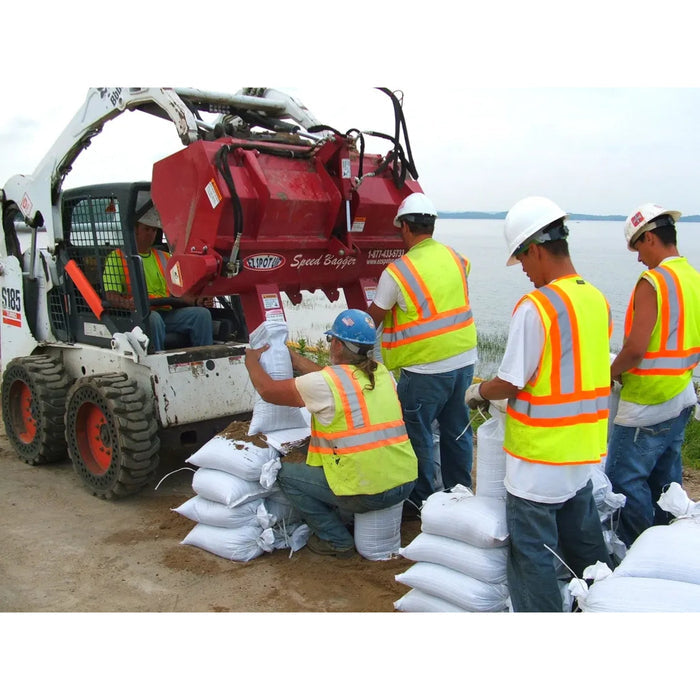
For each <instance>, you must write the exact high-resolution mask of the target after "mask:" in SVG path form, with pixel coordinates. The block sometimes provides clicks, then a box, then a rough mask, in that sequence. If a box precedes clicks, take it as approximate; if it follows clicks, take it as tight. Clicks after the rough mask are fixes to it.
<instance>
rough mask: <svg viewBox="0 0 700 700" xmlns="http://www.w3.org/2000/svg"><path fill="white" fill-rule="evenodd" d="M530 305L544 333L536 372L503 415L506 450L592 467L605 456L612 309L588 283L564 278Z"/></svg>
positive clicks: (529, 458) (543, 289)
mask: <svg viewBox="0 0 700 700" xmlns="http://www.w3.org/2000/svg"><path fill="white" fill-rule="evenodd" d="M525 299H530V300H531V301H532V302H533V303H534V304H535V308H536V309H537V311H538V312H539V315H540V318H541V320H542V324H543V326H544V331H545V341H544V348H543V351H542V356H541V357H540V362H539V365H538V370H537V372H536V373H535V375H534V376H533V377H532V378H531V379H530V381H529V382H528V384H527V385H526V386H525V387H524V388H523V389H522V390H521V391H520V392H519V393H518V394H517V396H516V397H515V398H514V399H509V401H508V408H507V411H506V434H505V440H504V449H505V451H506V452H508V453H509V454H510V455H512V456H513V457H517V458H519V459H522V460H525V461H528V462H539V463H542V464H552V465H571V464H587V463H590V462H598V461H600V459H601V458H602V457H603V456H604V455H605V454H606V452H607V435H608V396H609V394H610V346H609V343H610V334H611V332H612V320H611V316H610V306H609V305H608V302H607V301H606V299H605V297H604V296H603V295H602V294H601V292H599V291H598V290H597V289H596V288H595V287H594V286H593V285H591V284H589V283H587V282H585V281H584V280H583V279H581V278H580V277H579V276H578V275H567V276H566V277H562V278H560V279H558V280H555V281H554V282H551V283H550V284H548V285H546V286H544V287H541V288H539V289H537V290H535V291H534V292H531V293H529V294H526V295H525V296H524V297H523V298H522V299H521V300H520V301H519V302H518V304H517V305H516V309H517V307H518V306H519V305H520V304H521V303H522V302H523V301H524V300H525Z"/></svg>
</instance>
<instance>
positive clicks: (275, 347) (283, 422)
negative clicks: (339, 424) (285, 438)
mask: <svg viewBox="0 0 700 700" xmlns="http://www.w3.org/2000/svg"><path fill="white" fill-rule="evenodd" d="M288 336H289V329H288V327H287V324H286V323H285V322H284V321H265V322H264V323H261V324H260V325H259V326H258V327H257V328H256V329H255V330H254V331H253V332H252V333H251V334H250V347H251V348H254V349H257V348H260V347H262V346H263V345H269V346H270V347H269V348H268V349H267V350H266V351H265V352H264V353H263V354H262V355H261V356H260V365H261V367H262V368H263V369H264V370H265V371H266V372H267V373H268V374H269V375H270V376H271V377H272V378H273V379H291V378H292V377H293V376H294V371H293V369H292V358H291V356H290V354H289V349H288V348H287V346H286V342H287V337H288ZM305 427H307V423H306V420H305V419H304V416H303V415H302V413H301V411H300V410H299V409H298V408H296V407H292V406H276V405H275V404H271V403H268V402H267V401H263V399H262V398H261V397H260V396H259V395H256V399H255V404H254V405H253V417H252V419H251V421H250V428H249V429H248V435H256V434H257V433H267V432H268V431H274V430H283V429H286V428H305Z"/></svg>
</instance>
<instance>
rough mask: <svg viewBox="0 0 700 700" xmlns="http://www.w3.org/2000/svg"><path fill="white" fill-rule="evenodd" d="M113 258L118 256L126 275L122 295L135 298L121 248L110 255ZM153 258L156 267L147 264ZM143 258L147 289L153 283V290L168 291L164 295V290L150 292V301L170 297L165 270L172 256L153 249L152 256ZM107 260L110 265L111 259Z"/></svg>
mask: <svg viewBox="0 0 700 700" xmlns="http://www.w3.org/2000/svg"><path fill="white" fill-rule="evenodd" d="M111 256H116V257H117V258H119V261H120V262H121V267H122V270H123V273H124V278H123V283H124V286H123V288H122V290H121V291H122V293H124V294H130V295H132V296H133V292H132V290H131V277H130V275H129V266H128V265H127V262H126V258H125V257H124V253H123V252H122V251H121V249H120V248H117V249H116V250H114V251H112V252H111V253H110V257H111ZM151 256H153V257H152V259H154V260H155V262H156V266H155V267H154V266H152V265H151V266H149V264H148V263H147V261H148V260H150V259H151ZM141 257H142V258H143V261H144V275H145V277H146V287H147V288H148V286H149V285H148V282H149V281H150V282H151V285H150V286H151V289H153V288H154V286H155V285H157V286H158V287H162V288H165V290H166V291H165V294H163V293H162V289H159V290H158V292H152V291H151V290H148V298H149V299H159V298H161V297H163V296H168V293H167V286H166V282H165V279H166V277H165V270H166V267H167V264H168V258H169V257H170V255H169V254H168V253H166V252H165V251H163V250H160V249H159V248H151V252H150V255H146V256H143V255H142V256H141ZM107 260H108V263H109V258H108V259H107ZM158 271H160V275H161V278H162V279H157V276H158ZM158 308H160V309H164V310H167V309H171V308H172V307H171V306H168V305H163V306H159V307H158Z"/></svg>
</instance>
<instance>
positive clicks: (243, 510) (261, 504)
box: [174, 422, 308, 561]
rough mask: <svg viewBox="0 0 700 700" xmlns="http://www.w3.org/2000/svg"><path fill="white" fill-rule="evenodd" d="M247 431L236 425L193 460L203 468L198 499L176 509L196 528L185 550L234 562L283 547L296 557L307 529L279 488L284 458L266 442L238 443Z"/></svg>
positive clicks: (195, 481) (198, 478)
mask: <svg viewBox="0 0 700 700" xmlns="http://www.w3.org/2000/svg"><path fill="white" fill-rule="evenodd" d="M246 428H247V425H246V424H242V423H235V422H234V423H232V424H231V425H230V426H228V428H226V430H224V431H222V432H221V433H219V434H218V435H215V436H214V437H213V438H212V439H211V440H210V441H209V442H207V443H206V444H205V445H203V446H202V447H201V448H200V449H199V450H198V451H197V452H195V453H194V454H193V455H192V456H191V457H189V458H188V460H187V461H188V462H189V463H190V464H193V465H194V466H196V467H198V469H197V471H196V472H195V474H194V477H193V479H192V489H193V490H194V492H195V494H196V495H195V496H194V497H192V498H190V499H189V500H188V501H186V502H185V503H183V504H182V505H181V506H180V507H178V508H175V509H174V511H175V512H176V513H179V514H180V515H183V516H185V517H186V518H189V519H190V520H193V521H195V522H196V523H197V524H196V525H195V527H194V528H193V529H192V530H191V531H190V533H189V534H188V535H187V536H186V537H185V539H184V540H183V541H182V543H181V544H189V545H192V546H195V547H200V548H201V549H205V550H206V551H208V552H211V553H212V554H216V555H218V556H220V557H224V558H226V559H232V560H234V561H249V560H251V559H254V558H255V557H258V556H260V555H261V554H262V553H263V552H271V551H273V550H274V549H279V548H283V547H289V548H290V549H292V551H296V550H297V549H299V548H300V547H303V546H304V544H305V543H306V539H307V538H308V528H306V526H303V527H300V524H301V519H300V517H299V515H298V513H297V512H296V510H295V509H294V508H293V507H292V506H291V504H290V503H289V501H288V500H287V499H286V497H285V496H284V494H283V493H282V492H281V491H280V490H279V487H278V486H277V485H276V484H275V481H276V477H277V472H278V471H279V468H280V466H281V462H280V456H281V455H280V452H278V451H277V450H276V449H275V448H273V447H270V446H269V445H267V444H265V443H264V442H262V441H261V440H254V441H251V440H248V439H235V438H234V437H233V435H240V434H241V433H243V432H244V431H245V430H246ZM256 443H257V444H256Z"/></svg>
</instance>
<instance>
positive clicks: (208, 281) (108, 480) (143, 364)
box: [0, 88, 421, 499]
mask: <svg viewBox="0 0 700 700" xmlns="http://www.w3.org/2000/svg"><path fill="white" fill-rule="evenodd" d="M380 89H381V90H382V91H383V92H385V93H386V95H387V96H388V97H389V99H390V101H391V104H392V106H393V114H394V127H395V129H394V133H393V135H392V134H383V133H380V132H361V131H359V130H357V129H352V130H350V131H348V132H346V133H341V132H339V131H337V130H336V129H334V128H332V127H330V126H327V125H324V124H322V123H320V122H319V121H318V120H317V119H316V118H315V117H314V116H313V115H312V114H311V112H309V110H308V109H307V108H306V107H305V106H304V105H303V104H302V103H301V102H299V101H298V100H296V99H294V98H292V97H290V96H288V95H286V94H284V93H281V92H278V91H276V90H273V89H270V88H244V89H242V90H240V91H238V92H237V93H235V94H222V93H212V92H203V91H200V90H196V89H189V88H188V89H180V88H92V89H90V90H89V91H88V94H87V98H86V100H85V103H84V104H83V105H82V106H81V108H80V109H79V110H78V112H77V113H76V115H75V117H74V118H73V120H72V121H71V122H70V123H69V124H68V126H67V127H66V129H65V130H64V131H63V132H62V134H61V135H60V136H59V138H58V140H57V141H56V143H55V144H54V146H53V147H52V149H51V150H50V151H49V153H48V154H47V155H46V157H45V158H44V159H43V160H42V161H41V163H40V164H39V166H38V167H37V168H36V170H35V171H34V173H33V174H32V175H29V176H25V175H16V176H13V177H11V178H10V179H9V180H8V182H7V183H6V185H5V186H4V188H3V190H2V192H1V194H0V208H1V211H2V225H3V233H4V235H3V236H2V238H0V292H1V297H2V325H1V326H0V340H1V347H0V349H1V360H2V368H3V372H2V412H3V420H4V424H5V429H6V432H7V436H8V439H9V441H10V443H11V445H12V446H13V448H14V449H15V451H16V452H17V454H18V455H19V457H20V458H21V459H23V460H24V461H25V462H27V463H28V464H32V465H42V464H47V463H51V462H56V461H60V460H63V459H65V458H66V456H69V458H70V460H71V461H72V463H73V466H74V469H75V471H76V473H77V475H78V477H79V478H80V480H81V481H82V483H83V484H84V485H85V486H86V487H87V488H88V489H89V490H90V491H91V492H92V493H93V494H94V495H96V496H98V497H102V498H106V499H118V498H121V497H124V496H128V495H129V494H133V493H135V492H137V491H139V490H140V489H142V488H143V487H144V486H145V485H146V484H149V483H151V482H152V481H153V479H154V478H155V476H156V472H157V469H158V466H159V458H160V455H161V453H162V452H163V451H164V450H165V449H166V448H169V447H172V448H174V449H177V448H178V447H179V448H182V447H185V448H189V449H191V450H192V451H193V450H194V449H195V448H196V447H198V446H199V445H201V444H203V443H204V442H205V441H206V440H208V439H210V438H211V437H212V436H213V435H214V434H216V433H217V432H218V431H220V430H221V429H222V428H223V427H224V426H225V425H227V424H228V423H229V422H231V420H233V419H236V418H237V419H244V418H246V417H249V416H250V412H251V410H252V407H253V403H254V399H255V392H254V390H253V388H252V385H251V383H250V381H249V378H248V375H247V371H246V369H245V366H244V355H245V347H246V343H247V341H248V336H249V332H250V331H252V330H254V329H255V328H257V327H258V326H259V325H260V324H261V323H263V322H265V321H266V320H273V319H274V320H285V314H284V308H283V304H282V297H281V294H282V293H284V294H286V295H287V297H288V298H289V299H290V301H291V302H292V303H299V302H300V301H301V298H302V291H304V290H308V291H312V292H313V291H315V290H323V291H324V292H325V294H326V296H327V297H328V298H329V299H330V300H331V301H335V300H336V299H338V298H339V290H340V289H342V290H343V291H344V294H345V299H346V302H347V304H348V306H350V307H355V308H365V307H366V306H367V305H368V304H369V302H371V300H372V298H373V291H374V289H375V287H376V282H377V280H378V277H379V274H380V273H381V271H382V269H383V268H384V266H385V265H386V264H388V263H389V262H390V261H391V260H393V259H395V258H397V257H399V256H401V255H402V254H403V252H404V250H403V243H402V241H401V237H400V235H399V233H398V231H397V230H396V229H395V228H394V227H393V225H392V221H393V217H394V215H395V212H396V209H397V207H398V204H399V203H400V202H401V200H402V199H403V198H404V197H406V196H407V195H408V194H411V193H412V192H417V191H421V188H420V186H419V185H418V183H417V177H418V174H417V172H416V169H415V165H414V163H413V158H412V155H411V150H410V144H409V142H408V134H407V132H406V126H405V121H404V118H403V111H402V105H401V102H400V101H399V100H398V98H397V97H396V96H395V95H394V93H392V92H390V91H389V90H386V89H385V88H380ZM127 110H141V111H143V112H146V113H148V114H152V115H153V116H155V117H160V118H163V119H167V120H170V121H171V122H172V123H173V124H174V126H175V128H176V131H177V134H178V135H179V137H180V141H181V144H182V146H183V147H182V148H180V149H179V150H177V151H176V152H174V153H173V154H172V155H171V156H168V157H166V158H164V159H161V160H159V161H158V162H156V163H154V165H153V171H152V180H151V181H150V182H145V181H142V182H129V183H108V184H104V183H101V184H96V185H94V186H87V187H85V186H84V187H79V188H73V189H64V188H63V182H64V179H65V176H66V174H67V173H68V172H69V171H70V169H71V166H72V164H73V163H74V162H75V160H76V158H77V157H78V156H79V155H80V153H81V152H82V151H83V150H84V149H85V148H86V147H87V146H88V145H89V143H90V141H91V140H92V139H93V138H94V137H95V136H96V135H97V134H98V133H99V132H100V131H101V129H102V127H103V125H104V124H105V123H106V122H107V121H109V120H111V119H114V118H115V117H117V116H119V115H120V114H122V113H124V112H125V111H127ZM366 134H370V135H372V136H376V137H379V138H383V139H386V140H388V141H389V145H390V150H389V151H388V153H387V154H386V155H384V156H382V155H376V154H366V153H365V152H364V142H365V135H366ZM153 205H155V207H156V209H157V210H158V212H159V214H160V219H161V222H162V232H161V234H160V238H159V240H158V241H157V246H160V247H162V248H163V249H165V250H167V251H168V252H169V253H170V258H169V259H168V262H167V270H166V279H167V284H168V289H169V292H170V293H171V294H172V296H171V297H170V298H168V303H169V304H171V305H172V306H176V305H178V304H182V303H183V297H184V296H188V298H189V297H190V296H191V295H195V296H196V295H201V296H206V297H208V298H213V299H214V304H213V307H212V308H211V315H212V322H213V327H214V330H215V335H214V338H215V339H214V344H213V345H211V346H206V347H186V339H184V338H182V337H181V336H177V335H176V334H170V335H169V336H167V337H166V341H165V342H166V347H165V349H164V350H162V351H159V352H154V351H153V348H152V343H150V339H149V330H148V329H149V315H150V314H151V313H153V312H152V310H151V303H152V302H151V301H150V300H149V297H148V293H147V290H146V284H145V278H144V272H143V265H142V261H141V257H140V255H139V254H138V250H137V248H136V243H135V238H134V225H135V222H136V220H137V219H138V217H139V216H140V214H141V213H142V212H143V211H145V210H146V209H147V208H149V207H151V206H153ZM117 249H119V250H120V251H121V254H122V256H123V259H124V260H125V261H126V264H127V266H128V275H129V278H130V281H131V287H132V291H133V296H134V300H133V301H134V304H133V306H134V308H133V309H125V308H116V307H112V306H110V304H109V301H108V300H107V295H106V294H105V290H104V286H103V285H104V280H103V275H104V271H105V261H106V258H107V256H108V255H109V254H110V253H111V252H112V251H114V250H117ZM159 303H161V304H162V303H163V300H162V299H161V300H159Z"/></svg>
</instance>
